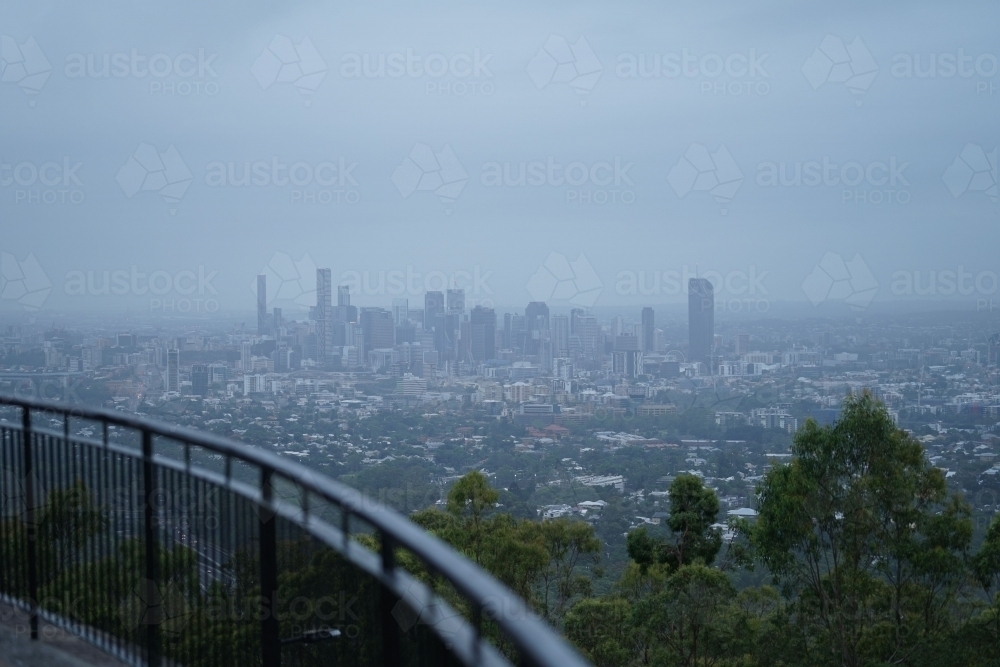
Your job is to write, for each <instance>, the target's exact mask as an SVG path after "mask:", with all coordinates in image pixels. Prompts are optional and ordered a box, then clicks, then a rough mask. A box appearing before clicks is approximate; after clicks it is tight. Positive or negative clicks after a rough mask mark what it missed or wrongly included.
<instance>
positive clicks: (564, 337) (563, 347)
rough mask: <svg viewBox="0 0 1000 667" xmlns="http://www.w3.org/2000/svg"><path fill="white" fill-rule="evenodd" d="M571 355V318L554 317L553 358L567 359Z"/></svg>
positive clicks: (564, 316)
mask: <svg viewBox="0 0 1000 667" xmlns="http://www.w3.org/2000/svg"><path fill="white" fill-rule="evenodd" d="M567 354H569V317H567V316H566V315H553V316H552V356H554V357H565V356H566V355H567Z"/></svg>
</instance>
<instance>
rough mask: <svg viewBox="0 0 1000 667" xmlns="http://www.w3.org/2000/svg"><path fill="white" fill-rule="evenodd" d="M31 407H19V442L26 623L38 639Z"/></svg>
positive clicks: (36, 545)
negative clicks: (25, 541)
mask: <svg viewBox="0 0 1000 667" xmlns="http://www.w3.org/2000/svg"><path fill="white" fill-rule="evenodd" d="M31 439H32V438H31V409H30V408H29V407H28V406H27V405H25V406H23V407H22V408H21V444H22V447H23V456H24V521H25V523H26V524H27V526H26V528H27V533H28V535H27V537H28V605H29V611H28V624H29V626H30V627H31V638H32V639H38V544H37V531H36V526H35V480H34V477H35V469H34V468H35V466H34V461H33V460H32V451H31Z"/></svg>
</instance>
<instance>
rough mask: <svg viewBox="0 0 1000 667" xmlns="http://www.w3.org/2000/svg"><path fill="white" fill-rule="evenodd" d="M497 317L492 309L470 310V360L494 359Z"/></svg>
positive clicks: (479, 308) (477, 308)
mask: <svg viewBox="0 0 1000 667" xmlns="http://www.w3.org/2000/svg"><path fill="white" fill-rule="evenodd" d="M496 331H497V315H496V313H495V312H493V309H492V308H485V307H483V306H476V307H475V308H473V309H472V359H473V361H487V360H489V359H495V358H496V338H497V336H496Z"/></svg>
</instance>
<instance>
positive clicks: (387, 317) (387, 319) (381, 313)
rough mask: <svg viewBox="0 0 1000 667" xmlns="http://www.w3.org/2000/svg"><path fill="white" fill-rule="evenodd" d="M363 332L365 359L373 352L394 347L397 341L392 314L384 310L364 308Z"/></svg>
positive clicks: (362, 310)
mask: <svg viewBox="0 0 1000 667" xmlns="http://www.w3.org/2000/svg"><path fill="white" fill-rule="evenodd" d="M361 331H362V334H363V336H364V348H363V352H364V355H365V359H367V358H368V353H369V352H371V351H372V350H381V349H385V348H390V347H392V346H393V344H394V341H395V327H394V326H393V323H392V313H390V312H389V311H388V310H385V309H384V308H362V309H361Z"/></svg>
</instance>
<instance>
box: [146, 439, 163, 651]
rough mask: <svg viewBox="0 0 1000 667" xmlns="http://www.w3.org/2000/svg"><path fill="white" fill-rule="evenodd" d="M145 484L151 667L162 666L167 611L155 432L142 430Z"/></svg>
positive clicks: (148, 647)
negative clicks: (155, 501) (156, 505)
mask: <svg viewBox="0 0 1000 667" xmlns="http://www.w3.org/2000/svg"><path fill="white" fill-rule="evenodd" d="M142 484H143V494H142V497H143V523H144V524H145V526H144V527H145V542H146V604H147V605H149V606H150V607H155V609H152V608H151V609H149V610H148V612H150V613H149V615H148V622H147V624H146V658H147V663H148V664H149V665H150V667H159V665H160V622H161V621H162V617H161V616H162V614H163V611H164V610H163V601H162V600H161V599H160V597H161V596H160V589H159V585H160V547H159V544H158V540H157V539H156V528H157V526H156V521H157V517H156V513H155V512H154V508H153V494H154V493H155V476H154V470H153V434H152V433H151V432H150V431H148V430H146V429H143V431H142Z"/></svg>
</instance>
